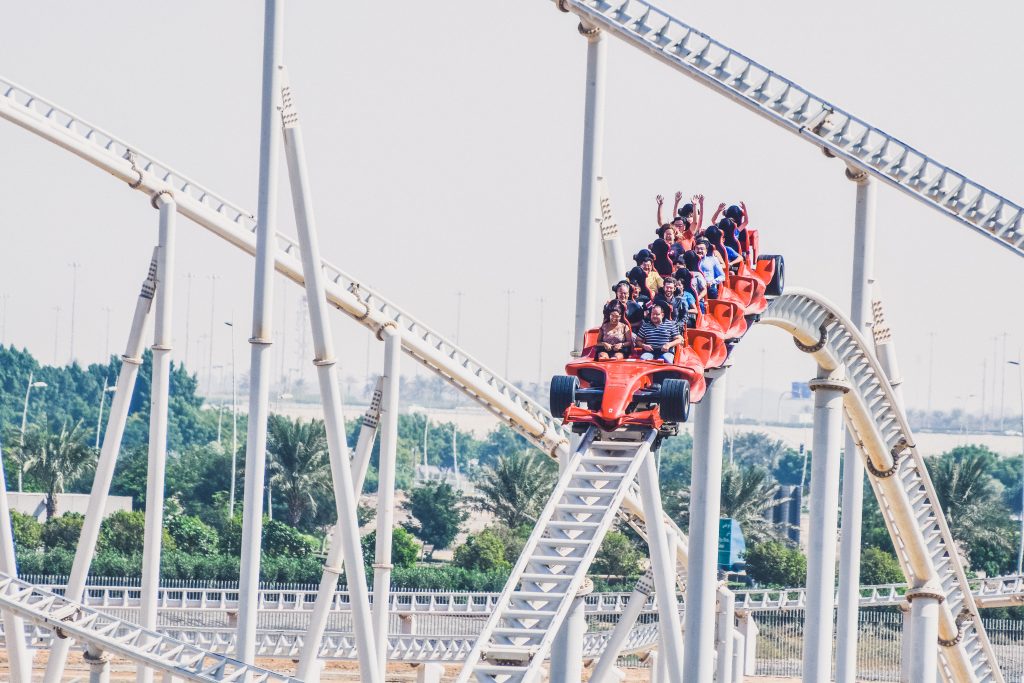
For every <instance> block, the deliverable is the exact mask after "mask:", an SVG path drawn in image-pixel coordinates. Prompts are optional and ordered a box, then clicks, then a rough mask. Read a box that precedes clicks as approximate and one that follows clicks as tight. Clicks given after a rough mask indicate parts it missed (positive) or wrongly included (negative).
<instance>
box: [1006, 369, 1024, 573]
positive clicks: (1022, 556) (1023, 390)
mask: <svg viewBox="0 0 1024 683" xmlns="http://www.w3.org/2000/svg"><path fill="white" fill-rule="evenodd" d="M1017 357H1018V359H1019V360H1011V361H1007V363H1009V364H1010V365H1016V366H1017V382H1018V386H1019V387H1020V439H1021V456H1020V457H1021V459H1022V460H1024V365H1021V361H1024V354H1021V353H1020V352H1019V351H1018V356H1017ZM1020 476H1021V489H1020V506H1021V511H1020V548H1019V549H1018V550H1017V573H1018V574H1024V467H1022V468H1021V475H1020Z"/></svg>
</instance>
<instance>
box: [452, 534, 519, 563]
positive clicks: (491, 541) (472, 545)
mask: <svg viewBox="0 0 1024 683" xmlns="http://www.w3.org/2000/svg"><path fill="white" fill-rule="evenodd" d="M453 564H454V565H455V566H456V567H462V568H463V569H470V570H474V571H478V572H493V571H500V572H504V573H505V574H507V573H508V572H509V571H511V569H512V565H511V564H510V563H509V562H508V561H507V560H506V559H505V544H504V543H503V542H502V539H501V537H499V536H498V534H496V533H494V532H493V531H491V530H490V529H484V530H483V531H481V532H480V533H478V534H471V535H470V536H469V537H468V538H467V539H466V542H465V543H463V544H462V545H460V546H459V547H458V548H456V549H455V558H454V561H453Z"/></svg>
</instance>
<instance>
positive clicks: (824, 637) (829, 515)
mask: <svg viewBox="0 0 1024 683" xmlns="http://www.w3.org/2000/svg"><path fill="white" fill-rule="evenodd" d="M810 387H811V390H812V391H813V392H814V432H813V443H812V446H811V453H813V454H814V457H813V459H812V460H811V500H810V516H809V525H808V530H807V606H806V610H807V611H806V617H805V621H804V624H805V626H804V648H803V649H804V654H803V658H804V661H803V680H804V681H807V682H808V683H816V682H817V681H828V680H831V678H832V623H833V617H834V613H835V596H836V593H835V590H836V589H835V586H836V534H837V527H838V523H839V457H840V451H839V445H840V443H841V441H842V438H841V437H842V431H843V394H844V393H845V392H846V391H848V390H849V385H847V384H846V382H845V381H843V380H842V379H841V378H837V377H830V373H829V372H828V371H827V370H822V369H820V368H819V371H818V379H814V380H811V382H810ZM859 464H860V463H858V465H859Z"/></svg>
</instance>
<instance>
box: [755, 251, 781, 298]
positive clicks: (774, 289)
mask: <svg viewBox="0 0 1024 683" xmlns="http://www.w3.org/2000/svg"><path fill="white" fill-rule="evenodd" d="M757 260H758V261H774V262H775V274H774V275H772V280H771V282H769V283H768V286H767V287H765V289H764V293H765V294H767V295H768V296H781V295H782V290H784V289H785V288H786V259H784V258H782V256H779V255H772V256H768V255H766V256H758V257H757Z"/></svg>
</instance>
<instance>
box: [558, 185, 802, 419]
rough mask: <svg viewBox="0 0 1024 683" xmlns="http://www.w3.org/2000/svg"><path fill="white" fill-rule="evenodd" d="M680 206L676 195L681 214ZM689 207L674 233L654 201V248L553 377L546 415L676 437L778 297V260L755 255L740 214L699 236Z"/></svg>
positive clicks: (696, 216)
mask: <svg viewBox="0 0 1024 683" xmlns="http://www.w3.org/2000/svg"><path fill="white" fill-rule="evenodd" d="M681 198H682V193H677V195H676V205H677V206H678V203H679V201H680V200H681ZM694 200H695V201H694V204H695V205H696V206H690V207H689V211H687V210H686V209H687V207H683V210H682V213H683V214H684V215H683V216H681V217H680V218H682V219H683V220H681V221H674V223H682V225H681V227H682V230H681V231H680V232H679V233H677V231H676V228H675V226H674V225H673V224H662V223H661V215H660V213H661V211H660V209H661V203H662V199H661V197H659V198H658V205H659V215H658V223H659V230H658V237H659V239H658V240H657V241H656V242H654V243H652V245H651V247H652V248H651V249H641V250H640V251H639V252H637V254H636V255H635V256H634V257H633V259H634V261H635V262H636V264H637V265H636V267H635V268H633V269H631V270H630V271H629V273H627V277H626V280H625V281H623V282H620V283H618V284H617V285H616V286H615V287H614V288H613V291H614V293H615V298H614V299H612V300H611V301H609V302H608V303H607V304H606V305H605V309H604V321H603V324H602V325H601V326H600V327H599V328H596V329H593V330H588V331H587V332H586V334H585V335H584V340H583V349H582V353H581V355H580V357H579V358H578V359H575V360H573V361H571V362H570V363H569V364H568V365H566V373H567V374H566V375H559V376H555V377H553V378H552V381H551V412H552V413H553V414H554V415H559V416H561V417H562V419H563V420H564V421H565V422H566V423H570V424H572V425H573V429H574V430H580V429H585V428H586V426H587V425H596V426H598V427H599V428H600V429H601V430H603V431H605V432H611V431H615V430H618V429H629V428H643V429H657V430H659V433H660V434H662V435H664V434H672V433H675V431H676V428H677V425H678V423H680V422H685V421H686V419H687V416H688V415H689V407H690V401H691V400H693V401H700V399H701V398H703V396H704V392H705V391H706V389H707V383H708V381H710V380H709V379H706V378H705V371H706V370H709V369H712V368H716V367H720V366H721V365H722V364H723V363H725V362H726V360H727V358H728V356H729V353H730V352H731V351H732V349H733V348H734V346H735V344H736V343H737V342H738V341H739V340H740V339H741V338H742V337H743V335H744V334H745V333H746V331H747V330H748V329H749V326H750V324H751V323H752V322H756V321H757V320H758V319H759V316H760V313H761V312H762V311H764V310H765V308H766V307H767V305H768V297H775V296H779V295H780V294H782V290H783V287H784V262H783V259H782V257H781V256H768V255H761V254H758V253H757V252H758V236H757V231H753V230H750V229H749V228H748V227H747V225H748V223H747V220H748V216H747V210H746V206H745V205H743V204H742V202H741V203H740V205H739V206H730V207H728V209H727V210H726V211H725V212H726V215H725V216H724V217H721V218H720V214H721V213H722V211H723V210H725V205H724V204H721V205H720V206H719V209H718V211H716V212H715V217H714V219H715V222H714V224H713V225H711V226H709V228H708V229H707V230H705V231H704V232H703V234H701V233H700V232H699V228H700V223H701V221H702V218H701V213H702V211H703V207H702V204H703V197H702V196H700V195H697V196H695V197H694ZM687 218H688V219H689V220H686V219H687ZM680 234H681V235H682V237H683V240H684V241H686V242H688V243H683V242H681V240H680ZM686 246H692V247H693V249H692V250H691V249H684V247H686ZM659 261H663V262H662V263H658V262H659ZM673 262H674V264H675V267H676V269H675V272H674V273H673V272H672V264H673ZM656 264H657V265H660V268H657V267H656ZM660 271H663V272H664V275H663V274H662V272H660ZM645 308H646V309H647V316H646V319H645V316H644V310H645Z"/></svg>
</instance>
